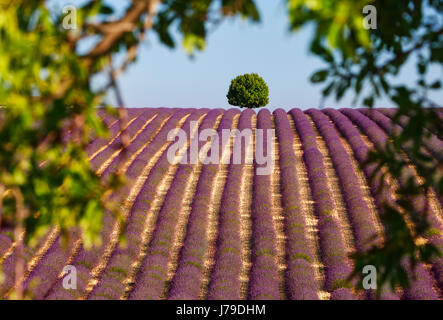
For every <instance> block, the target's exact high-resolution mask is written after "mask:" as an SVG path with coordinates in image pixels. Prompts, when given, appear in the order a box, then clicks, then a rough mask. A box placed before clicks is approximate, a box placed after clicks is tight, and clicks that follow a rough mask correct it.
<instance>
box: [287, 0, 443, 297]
mask: <svg viewBox="0 0 443 320" xmlns="http://www.w3.org/2000/svg"><path fill="white" fill-rule="evenodd" d="M287 5H288V13H289V19H290V27H291V30H297V29H299V28H301V27H302V26H304V25H306V24H308V23H313V24H314V26H315V32H314V35H313V37H312V41H311V46H310V50H311V52H312V53H313V54H315V55H317V56H318V57H320V58H321V59H322V60H323V61H324V62H325V64H326V67H325V68H324V69H321V70H318V71H316V72H315V73H314V74H313V75H312V76H311V81H312V82H313V83H325V86H324V88H323V90H322V93H323V96H324V97H328V96H330V95H334V96H335V98H336V99H337V100H340V99H341V98H342V97H343V96H344V95H345V94H346V93H347V92H353V93H354V95H355V100H354V103H358V101H359V100H361V102H362V104H363V105H366V106H368V107H372V106H373V105H374V103H375V101H376V100H377V99H380V98H382V97H385V98H388V99H390V100H391V101H392V104H393V105H395V106H397V108H398V113H397V114H396V116H395V117H394V119H393V120H394V123H399V119H401V118H404V117H406V118H407V119H408V121H407V123H406V124H405V125H404V128H403V131H402V132H397V131H394V132H392V133H391V134H390V136H389V140H390V141H392V144H390V145H388V146H386V147H385V148H379V149H378V150H375V151H373V152H372V153H371V154H370V155H369V157H368V162H367V164H368V165H370V164H376V165H377V166H378V168H380V169H381V168H386V169H387V172H388V173H389V175H390V176H391V177H392V178H394V179H398V180H400V179H402V178H403V177H404V175H405V170H407V166H408V164H409V163H408V161H407V160H406V159H405V157H404V155H405V154H406V155H407V156H408V157H409V158H410V159H411V160H412V162H413V164H414V166H415V168H416V170H417V174H418V176H419V177H420V178H421V179H410V180H409V181H408V182H407V183H405V184H404V185H403V186H402V187H400V188H398V189H397V190H396V194H395V198H396V202H395V205H394V206H390V205H388V204H386V206H387V207H386V210H385V211H386V213H385V214H384V215H383V217H382V219H383V220H384V224H385V226H386V227H385V230H384V238H385V242H384V245H383V247H380V248H373V250H369V251H368V252H364V253H357V254H356V255H355V256H354V257H353V258H354V259H355V269H354V276H361V270H362V267H363V266H364V265H366V264H373V265H375V266H377V269H378V275H379V277H378V280H379V285H378V293H380V290H381V288H382V286H383V284H384V283H390V284H391V285H392V287H394V286H396V285H406V284H407V283H408V279H407V278H406V276H405V270H404V267H403V264H401V263H400V261H405V259H406V260H408V261H409V263H410V265H411V266H414V265H415V264H417V263H418V262H419V261H425V262H429V261H435V259H436V258H437V257H439V255H440V252H439V250H437V248H435V247H434V246H432V245H431V244H429V243H426V244H424V245H423V243H422V242H421V241H418V240H419V239H427V238H429V235H430V234H431V233H435V232H434V231H435V230H432V228H430V225H429V223H428V218H427V217H428V213H429V208H428V207H426V208H424V210H423V211H424V212H417V210H416V206H414V201H416V196H417V195H418V194H426V195H428V194H429V193H430V192H434V193H435V194H436V195H437V197H438V196H442V194H443V179H442V175H441V174H438V170H435V168H442V166H443V163H442V157H438V158H437V159H436V158H435V157H430V156H429V154H427V152H425V150H424V149H423V147H422V146H423V142H424V141H426V140H427V139H429V135H430V133H431V132H432V133H435V134H436V135H437V136H438V137H440V139H441V138H442V136H443V132H442V126H441V121H440V120H439V118H438V116H437V115H436V114H435V112H434V110H433V107H437V106H438V104H437V103H435V102H433V101H431V100H430V99H429V96H428V94H429V92H430V91H432V90H438V89H440V87H441V79H429V76H428V70H429V67H430V66H431V65H432V64H434V65H440V66H441V64H442V62H443V24H442V21H443V2H441V1H435V0H429V1H422V0H407V1H384V0H360V1H353V0H328V1H320V0H318V1H317V0H313V1H300V0H287ZM366 5H372V6H374V7H375V9H376V11H377V28H376V29H365V28H364V24H363V19H364V18H365V14H364V13H363V8H364V7H365V6H366ZM412 57H414V58H416V66H417V77H416V79H415V83H414V84H412V85H402V84H398V83H397V82H396V81H395V76H397V75H398V74H399V73H400V72H401V70H402V68H403V67H404V65H405V63H406V62H407V61H408V60H410V59H411V58H412ZM412 80H414V79H412ZM363 89H365V90H363ZM363 93H364V94H365V96H364V97H362V98H360V97H361V95H362V94H363ZM378 173H379V170H376V173H375V175H374V176H373V177H372V179H380V180H381V181H380V182H381V183H380V185H381V186H384V187H386V183H384V181H383V179H385V174H382V175H379V174H378ZM383 191H384V190H383V188H381V189H380V190H378V192H383ZM406 218H407V219H409V221H411V222H412V226H409V227H408V226H407V225H406V224H405V223H404V219H406Z"/></svg>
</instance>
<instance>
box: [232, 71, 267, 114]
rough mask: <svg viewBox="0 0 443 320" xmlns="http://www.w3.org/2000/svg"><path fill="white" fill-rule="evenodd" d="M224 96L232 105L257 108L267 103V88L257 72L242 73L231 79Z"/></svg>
mask: <svg viewBox="0 0 443 320" xmlns="http://www.w3.org/2000/svg"><path fill="white" fill-rule="evenodd" d="M226 97H227V98H228V102H229V104H231V105H233V106H239V107H242V108H259V107H263V106H265V105H267V104H268V102H269V88H268V85H267V84H266V82H265V80H263V78H262V77H260V76H259V75H258V74H256V73H251V74H244V75H241V76H238V77H236V78H235V79H232V81H231V85H230V86H229V91H228V94H227V95H226Z"/></svg>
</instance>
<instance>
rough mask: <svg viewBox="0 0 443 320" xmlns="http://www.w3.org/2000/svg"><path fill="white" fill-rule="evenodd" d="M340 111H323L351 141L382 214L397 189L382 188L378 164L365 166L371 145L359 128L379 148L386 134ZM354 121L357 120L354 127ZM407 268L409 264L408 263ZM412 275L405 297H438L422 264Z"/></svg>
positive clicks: (357, 115)
mask: <svg viewBox="0 0 443 320" xmlns="http://www.w3.org/2000/svg"><path fill="white" fill-rule="evenodd" d="M341 111H342V112H339V111H337V110H334V109H327V110H325V111H324V112H325V113H326V114H327V115H328V116H330V118H331V119H332V120H333V122H334V124H335V125H336V126H337V128H338V129H339V130H340V132H341V133H342V134H343V136H344V137H345V138H346V139H347V140H348V141H349V142H350V145H351V147H352V149H353V151H354V154H355V155H356V159H357V160H358V162H359V163H360V165H361V167H362V168H363V171H364V173H365V176H366V178H367V180H368V181H369V183H370V190H371V194H372V196H373V197H374V199H375V203H376V206H377V209H378V213H379V214H380V215H383V213H384V205H383V203H385V202H387V203H389V204H391V205H392V206H395V200H394V192H393V189H392V187H393V186H391V185H389V184H385V185H384V186H383V188H381V186H380V183H384V182H382V181H383V180H382V179H380V177H381V174H382V172H381V171H380V170H378V168H377V165H376V164H371V165H364V163H365V161H366V159H367V154H368V152H369V150H370V146H369V145H367V144H366V143H365V141H364V140H363V139H362V137H361V133H360V132H359V130H358V129H357V128H360V130H362V131H363V132H364V134H366V135H367V136H368V138H369V139H370V140H372V142H373V143H374V144H375V146H376V147H380V148H382V147H384V145H385V143H386V135H385V134H384V133H383V132H382V130H381V129H380V128H379V127H378V126H377V125H376V124H375V123H373V122H372V121H371V120H370V119H368V118H366V117H365V116H364V115H363V114H361V113H360V112H358V111H356V110H351V109H346V110H341ZM353 122H355V126H354V124H353ZM383 139H384V140H383ZM374 171H375V173H374ZM372 175H375V179H370V177H371V176H372ZM379 189H381V190H382V192H378V190H379ZM406 267H408V266H407V265H406ZM410 278H411V279H412V280H413V281H412V285H411V287H410V288H409V289H408V290H407V291H406V292H405V297H407V298H410V299H436V298H438V296H437V293H436V292H435V290H433V281H432V278H431V276H430V275H429V274H428V273H427V271H426V270H425V268H424V266H423V265H419V266H418V267H417V269H416V277H415V279H414V277H413V275H412V274H411V276H410Z"/></svg>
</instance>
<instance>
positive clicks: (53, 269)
mask: <svg viewBox="0 0 443 320" xmlns="http://www.w3.org/2000/svg"><path fill="white" fill-rule="evenodd" d="M142 112H143V110H140V112H139V113H142ZM146 112H147V113H152V111H150V110H148V111H146ZM146 112H145V113H146ZM166 113H167V115H166V116H169V115H170V114H171V112H168V111H166ZM134 117H137V114H134ZM160 118H161V116H160ZM153 125H155V124H153ZM159 125H160V124H159V123H157V127H158V126H159ZM145 129H146V130H145V131H146V133H149V132H150V133H151V134H152V133H156V130H158V128H156V130H154V131H153V130H152V129H153V128H152V127H151V128H150V129H151V130H149V128H145ZM145 131H144V132H145ZM165 132H167V130H166V131H165ZM165 137H166V136H165V135H164V136H163V137H162V138H163V139H162V138H160V139H158V146H160V145H161V142H160V141H162V140H164V138H165ZM145 138H146V136H145ZM150 154H151V153H150V152H148V153H146V154H145V157H146V156H149V155H150ZM127 156H129V155H127ZM139 160H141V159H139ZM135 175H136V176H137V173H135ZM130 182H131V181H130ZM132 182H133V181H132ZM103 219H104V224H105V228H104V231H103V235H104V239H108V238H109V234H110V231H111V229H112V225H113V223H114V222H115V219H114V218H113V217H112V215H110V214H107V215H105V216H104V217H103ZM72 238H73V241H72V243H70V245H69V246H68V250H66V248H63V247H61V246H60V243H59V241H58V239H57V241H55V242H54V244H53V245H52V246H51V247H50V248H49V250H48V251H47V252H46V253H45V254H44V256H43V257H42V259H41V261H39V263H38V265H37V267H36V268H35V269H34V270H33V271H32V273H31V274H30V275H29V277H28V279H27V280H26V282H25V286H26V285H28V284H29V283H31V282H34V283H35V280H40V281H38V286H37V287H36V288H34V289H33V295H34V297H35V298H37V299H41V298H43V297H46V296H49V297H52V296H53V297H57V295H56V294H55V295H53V293H54V292H57V291H58V292H61V296H63V297H64V298H68V299H69V298H73V297H77V296H80V295H81V294H83V292H84V288H85V287H86V284H87V282H88V280H89V274H90V271H91V269H92V268H93V267H94V266H95V264H96V263H97V260H98V259H99V257H100V256H101V255H102V253H103V249H104V247H105V245H103V246H102V247H101V248H99V249H96V250H87V251H86V250H84V249H83V248H80V250H79V252H78V253H77V254H76V256H75V259H74V263H73V264H74V265H75V266H76V267H77V272H78V279H79V283H78V287H79V288H78V290H75V291H74V290H72V291H67V290H64V289H63V288H61V283H60V282H57V279H58V276H59V274H60V272H61V271H62V269H63V266H64V265H65V263H66V258H67V257H68V256H69V255H70V253H71V251H72V249H73V243H74V242H75V235H73V237H72ZM10 278H13V277H8V276H7V279H10ZM76 293H77V295H74V296H73V295H71V294H76Z"/></svg>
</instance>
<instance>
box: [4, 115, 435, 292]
mask: <svg viewBox="0 0 443 320" xmlns="http://www.w3.org/2000/svg"><path fill="white" fill-rule="evenodd" d="M99 112H100V114H101V115H102V116H103V121H104V122H105V123H106V125H107V126H108V127H109V128H110V132H111V137H110V138H109V139H96V140H94V141H93V142H92V143H91V144H90V145H89V147H88V149H87V152H88V155H89V160H90V162H91V165H92V167H93V168H94V170H96V171H97V173H98V174H99V175H101V177H102V178H103V179H106V177H108V176H109V175H110V174H111V173H112V172H114V171H115V170H117V169H118V168H120V169H123V170H124V171H125V172H126V174H127V177H128V179H127V183H126V185H125V186H124V188H123V189H122V190H120V191H119V192H118V193H115V194H113V195H112V200H113V201H116V202H118V203H120V204H121V211H122V214H123V217H124V219H125V222H126V223H125V224H124V225H123V227H121V226H122V225H121V224H120V223H119V222H118V221H117V220H116V219H115V217H114V216H113V215H111V214H110V213H107V214H105V216H104V218H103V222H104V228H103V231H102V236H103V239H104V241H103V244H102V246H100V247H98V248H94V249H91V250H85V249H84V248H83V246H82V243H81V241H80V240H79V238H78V236H77V235H76V234H75V233H73V234H72V237H71V240H70V242H69V244H68V246H67V247H64V246H62V245H61V243H60V238H59V233H58V230H56V229H54V230H52V231H51V232H50V233H49V234H48V235H46V236H45V237H44V238H42V239H41V242H40V244H39V245H38V246H37V247H36V248H26V250H25V259H26V261H27V272H26V274H25V279H23V281H24V282H23V283H24V286H25V288H28V289H29V291H31V292H32V295H33V297H34V298H35V299H79V298H82V299H121V298H123V299H371V298H373V293H371V292H367V294H357V293H356V291H355V290H353V289H352V288H347V287H344V286H343V285H342V283H343V282H342V281H341V280H343V279H344V278H346V277H347V275H348V274H349V272H350V271H351V270H352V263H351V260H350V259H349V258H348V255H349V254H350V253H352V252H355V251H356V250H365V249H367V248H368V246H369V245H370V243H374V242H380V241H383V239H381V237H380V236H378V235H379V234H380V232H381V230H382V228H383V225H382V223H381V220H380V216H381V215H382V214H383V209H382V205H381V203H382V202H383V201H384V200H386V199H387V200H388V201H394V198H393V195H394V190H395V189H396V188H398V186H399V185H402V184H403V183H405V181H395V180H393V179H391V178H389V176H388V178H387V179H386V180H385V181H384V183H385V184H386V185H387V186H388V190H389V191H386V192H384V193H382V194H377V193H376V190H377V188H378V187H379V186H378V183H379V181H376V180H374V181H370V180H369V179H368V177H369V176H371V175H372V173H373V171H374V170H377V169H376V167H375V166H362V164H363V163H364V161H365V160H366V155H367V153H368V151H369V150H370V149H373V148H376V147H380V146H383V145H384V144H385V143H386V142H387V139H388V137H387V134H388V133H389V132H391V131H392V130H401V127H394V126H393V125H392V123H391V121H390V119H391V117H392V116H393V114H394V112H395V110H393V109H376V110H375V111H373V112H371V111H369V110H363V109H362V110H361V109H340V110H335V109H323V110H316V109H309V110H307V111H305V112H303V111H301V110H300V109H292V110H291V111H289V112H286V111H284V110H283V109H278V110H276V111H274V112H273V113H270V112H269V111H268V110H266V109H263V110H261V111H259V112H258V113H255V112H254V111H252V110H245V111H240V110H238V109H229V110H223V109H172V108H171V109H169V108H159V109H143V108H141V109H128V114H129V121H128V127H127V128H126V129H125V130H126V134H127V135H128V136H129V139H130V144H129V146H128V147H127V148H126V149H125V150H121V149H120V146H121V139H122V135H121V128H120V124H119V123H118V121H117V120H116V119H114V118H113V117H111V116H109V115H104V113H103V111H102V110H100V111H99ZM441 113H442V119H443V110H442V111H441ZM193 123H196V124H197V125H198V128H197V127H196V126H192V125H191V124H193ZM176 128H182V129H183V131H182V132H183V133H185V134H186V135H185V136H186V137H187V140H186V141H185V142H186V143H185V144H184V148H176V147H177V144H176V143H175V141H169V140H170V139H168V134H170V132H171V131H172V130H173V129H176ZM207 129H213V130H215V131H216V132H217V137H218V138H219V139H213V140H212V141H213V145H211V144H210V143H206V139H204V141H201V140H199V139H195V137H197V136H200V137H202V136H204V135H205V134H206V135H209V133H210V132H211V131H209V130H207ZM226 129H229V130H234V129H238V130H239V131H238V132H237V133H245V134H244V135H237V137H230V138H229V136H228V139H227V140H226V139H222V138H223V134H222V133H223V130H226ZM258 129H263V130H269V129H275V137H272V136H269V135H267V134H266V133H267V132H272V131H261V130H258ZM205 130H206V131H205ZM248 130H250V132H251V133H252V135H251V139H248V138H247V137H248V136H247V133H248ZM258 132H262V133H263V136H260V137H263V139H261V140H260V139H259V140H257V141H260V143H259V144H258V145H257V143H256V140H255V139H254V138H253V137H255V136H257V135H258ZM242 136H243V138H241V137H242ZM206 137H207V136H206ZM202 140H203V139H202ZM388 143H389V141H388ZM423 148H424V150H426V152H428V153H429V155H431V156H432V157H434V158H440V157H441V156H442V155H443V141H441V140H439V139H438V138H437V137H436V136H435V135H431V138H430V139H429V140H427V141H426V143H425V144H424V145H423ZM175 150H176V151H178V152H177V153H176V152H175ZM193 150H198V151H199V152H200V153H201V154H203V155H206V157H207V159H206V160H211V161H206V160H205V161H203V162H202V161H197V163H192V159H194V160H195V153H193ZM233 150H236V153H234V151H233ZM173 151H174V152H173ZM208 151H210V152H208ZM217 151H218V152H217ZM262 151H264V152H262ZM269 151H270V153H271V154H268V153H267V152H269ZM171 154H172V155H173V158H174V160H176V162H175V163H171ZM404 156H405V157H407V154H405V155H404ZM204 158H205V157H203V159H202V160H204ZM180 159H186V160H187V161H186V162H185V161H182V163H180V162H179V160H180ZM270 159H272V161H270ZM218 160H221V161H218ZM252 160H254V161H252ZM269 165H271V166H269ZM269 168H270V170H271V171H270V174H266V170H267V169H269ZM259 172H262V173H263V172H264V173H265V174H258V173H259ZM408 174H410V175H411V176H414V178H416V179H419V177H417V174H416V172H415V171H414V166H413V159H412V160H411V162H410V166H409V173H408ZM423 197H424V196H423ZM428 200H429V203H430V222H431V225H432V227H433V228H436V229H438V230H441V231H443V211H442V206H443V198H439V197H438V196H437V195H436V193H432V192H431V194H430V196H429V199H428ZM121 233H123V235H124V239H125V242H124V243H119V236H120V235H121ZM373 238H375V240H371V239H373ZM371 241H372V242H371ZM429 241H435V243H437V244H439V243H443V241H441V238H440V237H437V238H432V239H429ZM14 249H15V247H14V244H13V243H12V241H11V235H10V230H8V229H4V230H1V231H0V263H2V270H3V272H4V275H5V281H3V283H2V284H0V297H4V298H7V297H8V295H9V294H10V292H11V287H12V286H13V283H14V272H15V270H14V265H15V263H14V262H15V259H16V254H17V253H16V251H15V250H14ZM65 265H73V266H75V267H76V270H77V276H78V282H77V289H76V290H66V289H64V288H63V277H62V271H63V268H64V266H65ZM416 273H417V277H415V279H414V277H412V274H411V273H410V274H409V276H410V279H411V281H412V285H411V287H410V288H408V289H406V290H404V289H402V288H399V289H398V290H397V291H395V292H392V291H390V290H389V289H387V288H386V289H385V290H383V294H382V298H384V299H442V298H443V260H442V259H440V260H438V261H435V262H434V263H433V264H432V265H419V266H418V267H417V269H416Z"/></svg>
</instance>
